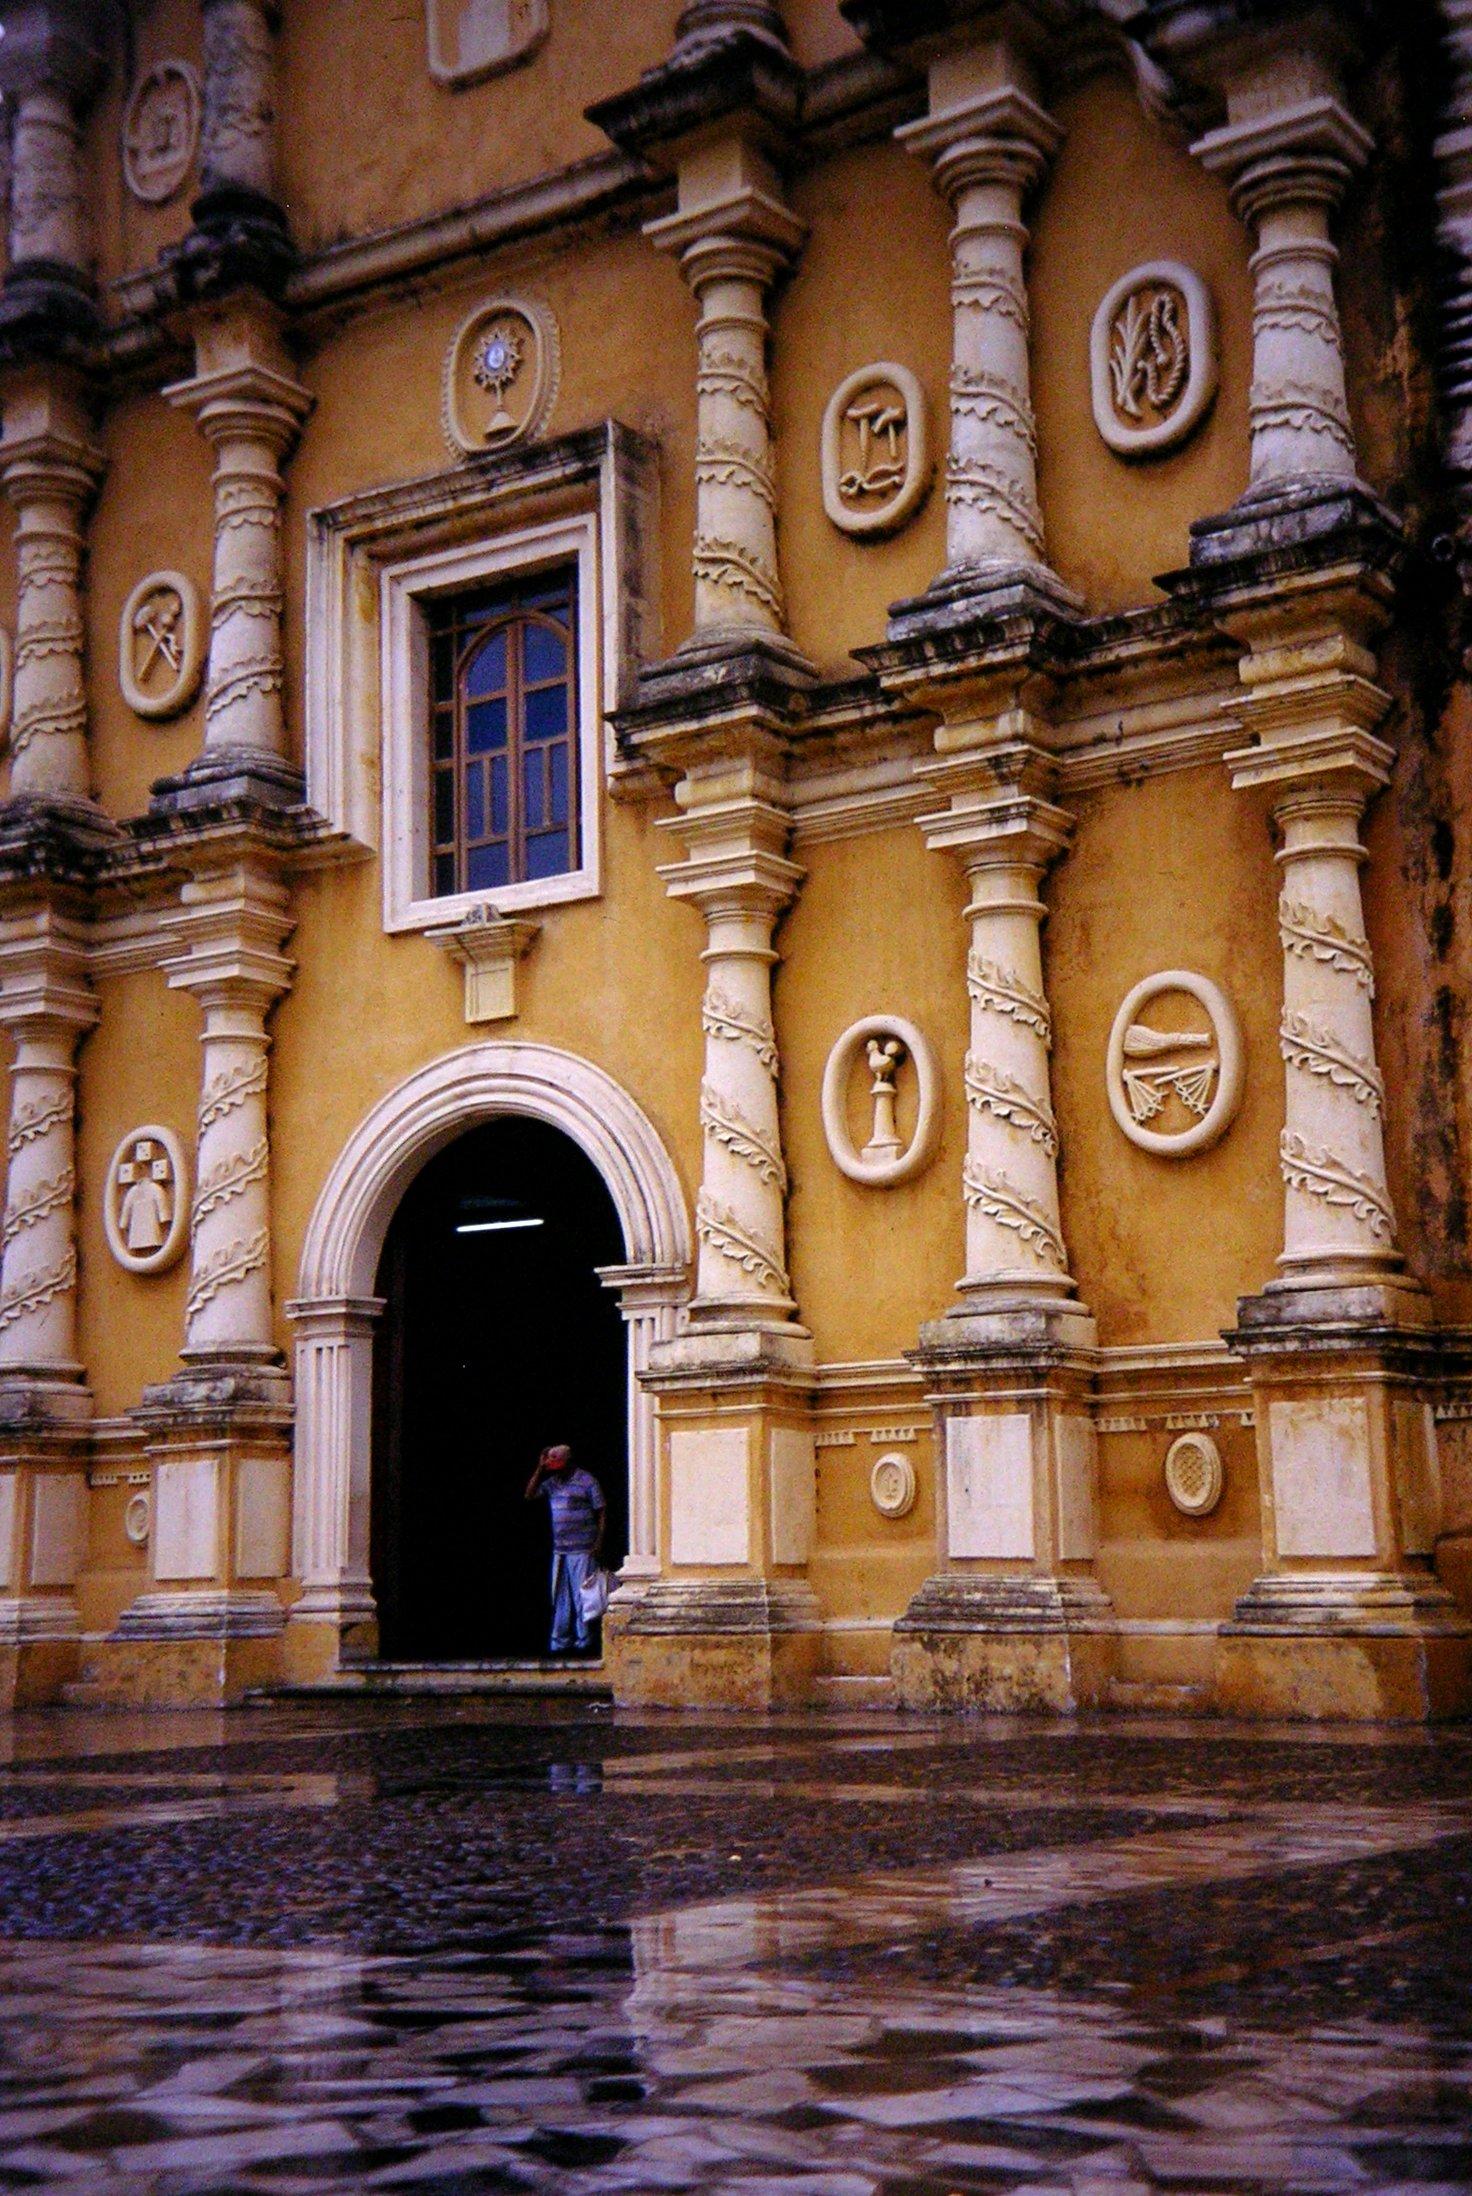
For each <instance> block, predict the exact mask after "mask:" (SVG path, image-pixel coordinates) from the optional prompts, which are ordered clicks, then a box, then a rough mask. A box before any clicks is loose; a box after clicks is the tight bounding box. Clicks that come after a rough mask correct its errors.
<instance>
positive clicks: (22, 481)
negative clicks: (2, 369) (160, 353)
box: [0, 368, 102, 803]
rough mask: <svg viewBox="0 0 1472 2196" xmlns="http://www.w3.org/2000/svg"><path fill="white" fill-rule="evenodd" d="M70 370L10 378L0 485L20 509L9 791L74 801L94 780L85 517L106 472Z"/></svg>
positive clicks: (16, 794) (83, 798)
mask: <svg viewBox="0 0 1472 2196" xmlns="http://www.w3.org/2000/svg"><path fill="white" fill-rule="evenodd" d="M87 426H88V423H87V419H86V415H85V413H84V411H83V409H82V406H81V403H80V401H79V395H78V392H77V391H76V390H75V389H74V387H73V385H72V381H71V376H70V375H69V374H67V373H66V372H65V371H64V370H63V369H60V368H54V369H44V370H37V371H36V372H34V373H28V374H26V375H24V376H23V377H21V378H20V379H19V380H18V382H16V383H14V384H12V387H11V392H10V394H9V395H8V398H7V402H6V405H5V428H4V435H3V438H0V486H3V488H4V491H5V494H6V496H7V497H8V498H9V500H10V502H11V504H12V505H13V506H14V509H15V513H16V535H15V546H16V594H17V601H16V641H15V689H14V699H13V704H12V708H13V714H12V720H11V735H10V752H11V758H12V762H11V774H10V787H11V795H12V797H13V798H15V797H30V798H33V799H44V800H52V801H63V802H68V803H75V802H81V801H86V800H87V799H88V797H89V793H90V786H91V769H90V764H89V761H88V754H87V696H86V688H85V686H84V683H83V662H82V657H83V625H82V597H81V572H82V552H83V546H84V535H83V519H84V516H85V513H86V510H87V506H88V505H89V503H90V502H91V499H92V495H93V492H94V490H95V489H96V486H97V482H98V480H99V478H100V476H101V472H102V458H101V453H100V452H99V451H97V450H96V449H94V448H93V446H92V443H91V441H90V438H89V436H88V432H87Z"/></svg>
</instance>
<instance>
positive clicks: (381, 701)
mask: <svg viewBox="0 0 1472 2196" xmlns="http://www.w3.org/2000/svg"><path fill="white" fill-rule="evenodd" d="M656 479H657V475H656V467H655V454H654V451H653V449H652V448H651V446H650V445H649V444H648V443H646V442H645V441H644V440H643V438H642V437H640V436H638V435H636V434H634V433H633V432H632V431H631V430H630V429H629V428H627V427H624V426H622V425H621V424H620V423H619V422H617V421H615V420H607V421H604V422H602V423H601V424H599V425H597V426H595V427H590V428H584V429H580V430H577V431H575V432H574V433H572V434H568V435H562V436H558V437H557V438H555V439H554V440H550V441H546V442H540V443H535V444H528V445H522V446H520V447H518V448H516V449H513V450H507V451H503V452H500V453H497V454H496V455H494V456H488V457H485V458H478V459H471V460H467V461H466V462H465V463H464V464H461V465H456V466H453V467H451V468H450V469H449V470H448V471H446V472H442V473H435V474H432V475H430V476H428V477H427V478H424V479H420V480H410V481H401V482H396V483H395V484H393V485H392V486H390V487H387V488H376V489H370V490H368V491H367V492H365V493H362V494H358V495H353V496H348V497H345V498H343V499H342V500H341V501H340V502H338V503H333V504H327V505H324V506H322V507H321V508H320V509H318V510H315V511H313V512H311V513H310V514H309V517H308V522H307V680H306V742H305V747H306V758H305V759H306V769H307V799H308V802H309V803H310V805H311V807H312V808H314V809H315V810H316V811H317V813H318V815H319V816H320V817H321V818H322V819H323V822H324V824H325V825H326V826H327V829H326V830H325V831H324V832H323V833H322V835H321V837H320V839H319V841H318V859H320V860H328V861H330V860H333V859H352V858H354V857H361V856H362V855H364V854H373V853H379V852H381V853H382V855H383V871H384V874H383V911H384V912H383V919H384V924H385V927H386V928H387V929H389V930H391V931H400V932H412V931H416V930H422V929H428V928H429V927H430V926H431V925H438V924H444V923H447V922H448V923H453V922H455V921H456V920H457V919H458V918H459V917H460V916H462V915H463V914H464V913H466V912H467V911H468V910H470V909H472V908H477V909H478V908H483V907H485V906H487V905H492V906H494V907H495V908H496V909H497V910H498V911H504V912H506V913H507V914H513V915H514V914H516V913H518V912H521V911H524V910H527V909H535V908H539V907H551V906H555V905H557V904H558V903H559V902H563V901H568V900H573V899H585V898H588V897H591V896H593V895H594V894H596V893H597V892H598V890H599V889H600V873H599V851H600V849H599V839H600V820H601V817H600V811H601V793H602V783H601V781H602V779H603V777H604V775H605V772H606V766H607V765H608V764H609V763H610V762H611V761H612V758H613V746H612V733H611V732H610V731H607V730H606V729H605V719H604V713H605V711H608V710H612V709H614V708H615V707H617V706H618V705H619V703H620V702H623V701H626V700H627V699H629V698H630V696H631V695H632V692H633V689H634V684H635V681H636V678H637V675H638V669H639V665H640V663H641V662H646V661H649V660H650V659H651V658H652V657H653V656H655V655H657V654H658V632H657V626H656V624H655V616H654V612H653V605H655V604H656V603H657V600H658V592H657V580H656V575H655V567H654V562H653V560H654V558H655V556H656V554H657V547H658V520H657V512H656V509H655V499H656V495H657V488H656ZM574 559H575V560H576V562H577V566H578V594H579V602H578V625H579V634H578V649H579V663H578V675H579V763H580V783H579V798H580V802H581V813H580V818H579V826H580V867H579V869H578V870H577V871H575V872H573V873H571V874H570V875H568V876H563V877H554V878H537V879H535V880H533V881H531V882H530V883H528V884H524V885H511V886H505V887H502V888H501V889H500V890H498V891H495V892H493V893H486V892H476V893H465V894H454V895H447V896H446V897H444V898H441V899H434V898H432V897H431V896H430V893H429V879H430V867H429V861H428V848H427V844H426V839H427V832H428V820H429V819H428V810H427V775H428V760H429V757H428V746H429V712H428V695H427V682H426V677H425V673H426V672H427V665H426V664H425V662H424V653H425V652H424V649H423V645H422V611H421V610H420V608H419V607H418V606H419V604H420V602H421V601H422V599H423V598H425V597H427V596H430V595H436V594H440V593H443V592H446V591H449V590H451V589H457V588H459V587H462V586H464V585H467V584H469V585H475V584H478V583H479V582H480V581H482V580H485V579H491V580H494V579H495V578H497V577H498V576H500V575H502V574H504V575H505V576H507V577H511V576H514V575H515V574H516V573H518V572H521V571H528V572H534V571H536V570H538V569H539V568H544V567H546V566H548V565H554V564H559V563H562V564H565V563H567V562H569V561H571V560H574ZM391 626H396V627H397V638H395V636H394V635H393V634H391V631H390V628H391ZM416 664H417V669H418V674H419V675H418V677H417V680H416V677H415V672H416ZM416 778H417V782H418V786H419V792H418V795H417V797H416V791H415V786H416Z"/></svg>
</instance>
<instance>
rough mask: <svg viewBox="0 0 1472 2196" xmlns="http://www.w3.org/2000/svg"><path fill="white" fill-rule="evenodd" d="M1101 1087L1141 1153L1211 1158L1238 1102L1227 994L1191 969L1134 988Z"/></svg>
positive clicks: (1237, 1052)
mask: <svg viewBox="0 0 1472 2196" xmlns="http://www.w3.org/2000/svg"><path fill="white" fill-rule="evenodd" d="M1105 1083H1106V1086H1107V1089H1108V1093H1109V1110H1110V1112H1111V1113H1112V1114H1113V1115H1114V1118H1115V1121H1116V1123H1117V1124H1118V1126H1119V1127H1120V1128H1121V1129H1122V1130H1123V1132H1124V1134H1125V1135H1126V1136H1127V1137H1128V1138H1129V1140H1130V1142H1131V1143H1132V1144H1138V1145H1139V1147H1140V1149H1141V1151H1152V1152H1155V1153H1157V1154H1158V1155H1159V1156H1160V1157H1161V1158H1163V1159H1187V1158H1190V1157H1191V1155H1192V1154H1193V1153H1194V1152H1198V1151H1206V1150H1208V1149H1209V1148H1210V1146H1211V1145H1212V1144H1214V1143H1216V1141H1217V1139H1218V1138H1219V1137H1221V1136H1224V1135H1225V1134H1226V1132H1227V1130H1228V1128H1229V1127H1230V1126H1231V1123H1232V1120H1233V1117H1234V1116H1235V1114H1236V1111H1237V1108H1238V1106H1239V1105H1240V1104H1241V1102H1242V1037H1241V1032H1240V1031H1239V1029H1238V1027H1237V1017H1236V1015H1235V1014H1234V1013H1233V1011H1232V1004H1231V1001H1230V1000H1229V999H1228V998H1227V996H1226V994H1225V992H1223V991H1222V990H1221V989H1220V988H1219V987H1218V986H1217V985H1216V984H1214V983H1212V982H1211V981H1210V980H1209V979H1208V978H1207V977H1205V976H1198V975H1196V973H1195V972H1194V970H1192V969H1188V968H1168V969H1164V970H1162V972H1161V973H1160V974H1159V975H1158V976H1147V977H1146V978H1145V980H1144V982H1143V983H1138V984H1136V985H1135V987H1134V989H1133V991H1131V992H1129V993H1128V994H1127V995H1126V997H1125V1000H1124V1002H1123V1004H1122V1005H1121V1007H1120V1010H1119V1012H1118V1013H1117V1014H1116V1015H1115V1017H1114V1027H1113V1029H1112V1030H1111V1031H1110V1032H1109V1055H1108V1060H1107V1063H1106V1066H1105Z"/></svg>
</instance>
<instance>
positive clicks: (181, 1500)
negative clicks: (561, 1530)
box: [0, 0, 1472, 1719]
mask: <svg viewBox="0 0 1472 2196" xmlns="http://www.w3.org/2000/svg"><path fill="white" fill-rule="evenodd" d="M1402 17H1404V18H1408V19H1407V20H1401V18H1402ZM0 26H3V32H4V35H3V38H0V89H3V93H4V100H5V117H6V128H7V138H8V146H9V199H8V207H9V214H8V220H9V231H8V234H9V252H8V260H7V264H6V271H5V274H4V280H3V287H0V489H3V493H4V496H5V499H6V502H7V505H8V509H9V513H10V515H11V518H12V520H13V527H12V531H11V536H10V540H11V546H10V548H9V549H8V550H6V551H5V552H4V553H3V554H0V637H3V641H4V647H3V659H0V660H3V670H4V679H3V692H0V712H3V718H4V724H5V727H6V760H5V782H4V786H3V801H0V1022H3V1024H4V1025H5V1031H6V1035H7V1037H8V1040H9V1042H10V1045H11V1048H12V1064H11V1073H10V1082H9V1098H8V1143H7V1151H8V1172H7V1180H6V1190H5V1205H4V1227H3V1255H0V1699H3V1700H4V1701H5V1702H6V1703H7V1704H10V1705H18V1706H24V1705H33V1704H37V1703H41V1702H46V1701H52V1700H63V1699H64V1700H70V1701H97V1702H137V1703H146V1704H155V1705H174V1704H184V1703H201V1702H233V1701H237V1700H240V1699H242V1698H244V1697H245V1696H247V1695H248V1694H251V1693H252V1692H254V1691H257V1690H259V1689H261V1688H270V1687H273V1686H280V1685H283V1684H297V1685H301V1684H311V1685H326V1686H331V1685H344V1686H350V1685H354V1684H358V1685H361V1684H364V1683H369V1682H375V1681H376V1680H377V1679H378V1678H382V1677H384V1676H385V1675H388V1674H391V1673H392V1672H394V1671H395V1670H399V1671H402V1670H403V1668H404V1667H405V1666H411V1667H413V1668H414V1669H416V1670H417V1669H424V1668H428V1669H430V1670H431V1671H434V1672H437V1673H438V1675H439V1676H440V1677H441V1678H443V1679H445V1680H446V1681H447V1682H448V1681H449V1680H450V1679H452V1678H453V1674H454V1671H455V1670H456V1669H457V1668H469V1669H470V1670H472V1671H473V1672H476V1673H479V1672H481V1671H482V1670H483V1669H484V1667H485V1666H486V1665H488V1664H516V1663H537V1662H539V1660H540V1658H541V1657H542V1656H543V1655H544V1653H545V1645H546V1621H547V1581H546V1566H547V1543H546V1521H545V1518H544V1517H543V1515H542V1511H541V1506H540V1505H536V1504H528V1503H527V1502H526V1501H525V1499H524V1489H525V1485H526V1482H527V1480H528V1478H529V1475H530V1473H531V1469H532V1466H533V1464H534V1463H535V1460H536V1457H537V1454H538V1451H539V1450H540V1449H541V1448H542V1447H543V1446H545V1445H547V1444H550V1443H554V1442H558V1441H566V1442H568V1443H570V1444H571V1446H572V1448H573V1451H574V1455H575V1458H576V1459H577V1461H578V1462H580V1463H583V1464H586V1465H587V1466H588V1468H589V1469H591V1470H592V1471H593V1472H594V1473H595V1475H596V1476H597V1477H598V1478H599V1479H600V1481H601V1482H602V1484H603V1486H604V1488H605V1492H606V1495H607V1501H608V1527H607V1531H608V1540H607V1547H606V1553H607V1555H608V1557H609V1559H610V1561H611V1562H612V1563H613V1564H614V1565H616V1567H617V1570H618V1581H617V1587H616V1591H615V1593H614V1596H613V1600H612V1602H611V1605H610V1608H609V1611H608V1615H607V1618H606V1620H605V1624H604V1633H603V1645H602V1665H603V1678H604V1680H605V1681H606V1682H607V1683H608V1684H610V1685H611V1687H612V1689H613V1692H614V1696H615V1698H616V1699H617V1700H620V1701H627V1702H646V1703H659V1704H667V1705H672V1706H678V1705H684V1704H710V1703H716V1704H731V1705H755V1706H760V1705H764V1704H771V1703H805V1702H816V1701H830V1702H831V1701H849V1702H856V1703H857V1702H869V1701H874V1702H878V1701H890V1700H897V1701H899V1702H900V1703H901V1704H903V1705H907V1706H911V1707H916V1708H956V1709H967V1708H971V1709H1002V1710H1011V1709H1017V1710H1023V1709H1061V1710H1071V1709H1090V1708H1098V1707H1114V1708H1120V1709H1125V1708H1161V1707H1169V1708H1177V1709H1185V1710H1200V1711H1218V1712H1225V1713H1232V1714H1242V1715H1252V1716H1307V1717H1321V1716H1352V1717H1379V1716H1388V1717H1396V1718H1409V1719H1424V1718H1431V1717H1443V1716H1448V1715H1454V1714H1458V1713H1462V1712H1465V1711H1466V1710H1467V1709H1468V1707H1469V1706H1472V1273H1469V1266H1468V1225H1469V1220H1468V1196H1469V1178H1472V1091H1469V1085H1468V1079H1467V1071H1466V1063H1465V1057H1464V1051H1463V1037H1464V1032H1465V1029H1466V1022H1467V1014H1468V1003H1469V996H1472V983H1469V974H1472V944H1469V939H1472V927H1469V926H1472V904H1469V896H1468V894H1469V877H1472V827H1469V822H1468V818H1469V815H1472V748H1469V740H1472V712H1469V695H1468V673H1467V664H1468V662H1469V660H1472V658H1469V657H1468V656H1467V654H1466V653H1465V651H1466V650H1467V648H1468V644H1469V639H1472V634H1469V630H1468V625H1467V620H1466V615H1465V610H1464V604H1465V601H1466V580H1467V573H1468V570H1469V569H1472V536H1469V533H1468V526H1467V522H1468V513H1469V510H1472V424H1469V422H1472V350H1469V337H1468V329H1469V326H1472V306H1469V298H1472V211H1469V208H1472V130H1469V128H1468V125H1467V123H1466V119H1465V116H1466V111H1467V95H1468V91H1469V87H1472V6H1469V5H1468V0H1442V4H1441V6H1440V9H1439V11H1438V10H1432V9H1428V10H1426V11H1407V10H1401V11H1395V10H1391V9H1388V8H1380V7H1378V6H1375V5H1372V4H1370V0H1365V4H1364V5H1359V4H1356V5H1349V4H1346V0H1336V4H1335V5H1333V6H1328V5H1321V4H1315V0H1253V4H1250V5H1249V4H1248V0H1206V4H1201V0H1189V4H1188V0H909V4H907V5H898V4H891V0H782V4H781V5H780V6H779V5H778V4H777V0H690V4H689V5H686V6H685V7H684V8H683V9H682V8H680V7H679V6H678V5H677V0H645V4H643V5H640V6H637V7H634V8H629V9H625V10H622V11H617V10H615V11H610V10H608V9H607V8H604V7H601V6H597V5H594V4H593V0H415V5H413V6H406V5H396V6H389V5H387V4H386V0H280V4H277V0H130V4H128V5H126V6H125V5H123V4H122V0H117V4H116V5H113V4H111V0H109V4H108V5H101V4H99V0H3V4H0ZM583 1681H584V1680H581V1679H580V1678H578V1677H575V1676H570V1678H569V1682H572V1683H577V1682H583Z"/></svg>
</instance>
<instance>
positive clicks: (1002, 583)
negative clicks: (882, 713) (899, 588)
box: [885, 561, 1083, 642]
mask: <svg viewBox="0 0 1472 2196" xmlns="http://www.w3.org/2000/svg"><path fill="white" fill-rule="evenodd" d="M1082 609H1083V598H1082V596H1081V595H1077V594H1075V593H1074V591H1073V589H1072V588H1071V587H1069V586H1068V585H1066V583H1065V582H1064V581H1063V580H1061V579H1060V578H1059V577H1058V574H1057V573H1056V572H1055V571H1053V570H1052V569H1051V568H1050V567H1049V566H1048V565H1046V564H1022V563H1018V564H1005V563H1002V562H1000V561H998V562H995V563H993V562H987V563H980V564H948V565H947V566H946V568H945V570H944V571H943V572H940V573H938V574H937V576H936V577H935V579H933V580H932V581H931V583H930V585H929V586H928V587H927V588H926V590H925V592H924V594H923V595H911V596H909V597H908V598H907V599H906V600H904V601H903V602H896V603H892V604H891V605H890V611H889V623H888V625H887V626H886V628H885V632H886V639H887V641H888V642H905V641H914V640H924V639H926V638H928V637H929V636H931V635H937V634H941V633H950V632H954V631H955V630H956V629H958V628H961V627H966V626H972V625H976V624H977V623H979V622H982V621H988V620H1001V619H1014V618H1030V619H1039V618H1054V619H1056V618H1067V619H1073V618H1076V617H1077V616H1078V615H1079V613H1080V611H1081V610H1082Z"/></svg>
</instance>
